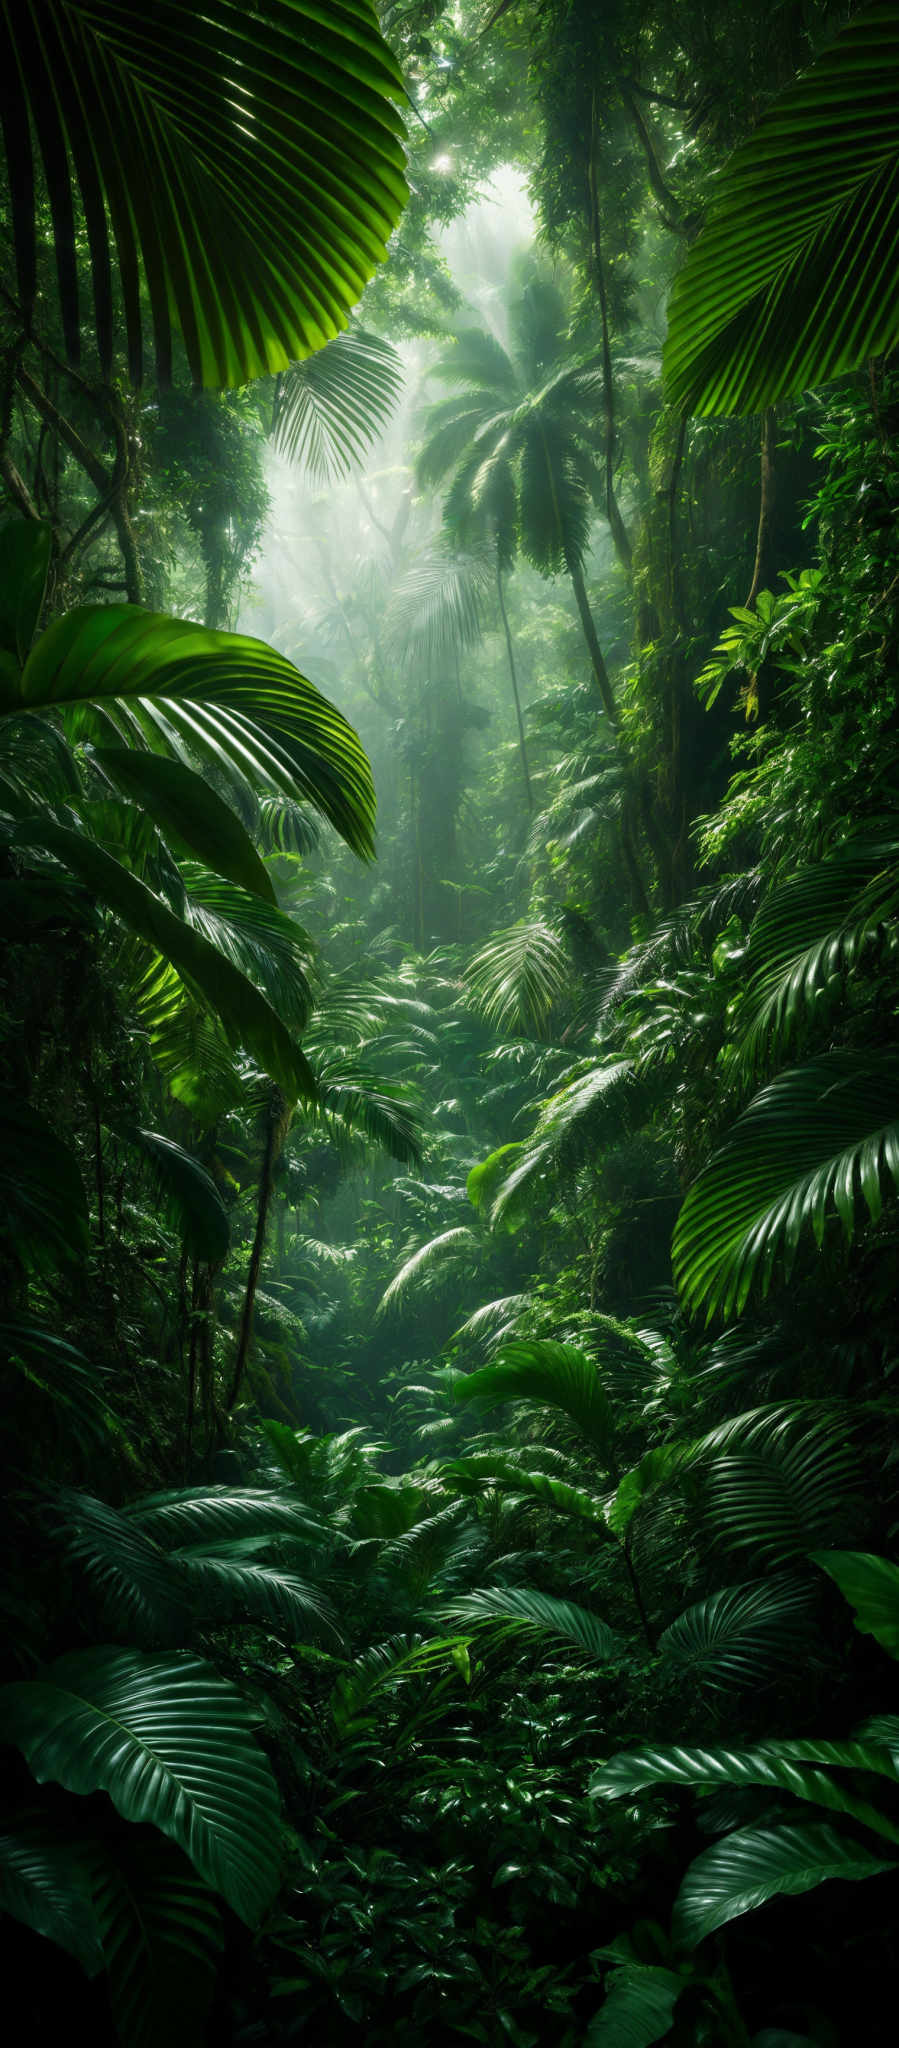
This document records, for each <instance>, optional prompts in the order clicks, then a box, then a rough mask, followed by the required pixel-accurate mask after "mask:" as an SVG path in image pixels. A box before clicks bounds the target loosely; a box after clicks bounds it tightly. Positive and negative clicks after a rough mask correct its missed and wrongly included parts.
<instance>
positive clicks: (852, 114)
mask: <svg viewBox="0 0 899 2048" xmlns="http://www.w3.org/2000/svg"><path fill="white" fill-rule="evenodd" d="M897 100H899V25H897V22H896V18H895V15H894V13H893V11H892V10H891V9H890V8H884V7H876V8H875V7H871V8H868V9H865V10H863V11H862V12H861V13H860V14H856V15H855V16H854V17H853V19H852V20H851V21H850V22H849V23H848V24H847V25H846V26H845V27H844V28H843V29H842V30H841V32H840V34H839V35H838V36H837V37H836V38H835V40H834V41H833V43H832V44H831V45H830V46H829V48H827V49H826V50H824V51H823V52H822V54H821V56H820V57H819V58H818V59H817V62H816V63H815V64H813V65H812V67H811V69H810V70H809V71H807V72H806V73H805V74H804V75H803V76H802V77H800V78H799V79H798V80H797V81H796V83H795V84H793V85H792V86H790V87H789V88H788V90H787V91H786V92H784V93H782V94H781V95H780V96H779V97H778V98H777V99H775V100H774V101H773V103H772V105H771V106H769V107H768V108H767V109H766V111H765V112H764V113H763V115H762V117H761V119H760V121H759V122H758V124H757V126H756V127H755V129H754V130H753V133H752V135H751V136H750V138H749V141H748V142H746V143H744V144H743V146H742V147H741V148H740V149H738V150H737V151H736V152H735V154H734V156H733V157H732V158H731V161H730V163H729V164H728V165H727V167H726V169H725V170H724V172H723V173H722V176H721V179H720V181H719V185H718V189H717V192H716V194H715V196H714V199H713V203H712V207H711V210H710V213H709V217H708V219H707V221H706V223H705V226H704V227H703V229H702V231H701V233H700V234H699V235H698V237H697V239H696V241H695V242H694V243H693V245H692V247H691V249H690V251H689V253H688V256H687V260H686V262H685V264H684V268H683V270H682V271H681V273H680V275H679V277H678V278H676V280H675V284H674V288H673V291H672V294H671V302H670V305H669V309H668V340H667V343H666V346H665V352H664V359H663V360H664V374H665V382H666V391H667V396H668V398H669V401H670V403H671V404H672V405H676V406H678V407H680V408H682V409H683V410H685V411H691V412H694V413H700V414H716V413H735V412H737V413H743V412H761V411H762V409H763V408H764V407H765V406H770V405H774V404H775V403H776V401H777V400H778V399H779V398H783V397H786V396H789V395H791V394H792V393H795V392H799V391H803V390H807V389H808V388H809V387H810V386H811V385H816V384H823V383H825V382H826V381H827V380H828V379H829V378H831V377H836V376H838V375H839V374H840V373H841V372H842V371H844V370H853V369H860V368H862V366H863V365H864V364H865V363H866V362H867V360H868V358H869V357H870V356H876V355H880V354H881V353H882V352H884V351H885V350H888V349H890V348H892V347H893V346H894V344H895V341H896V338H897V333H899V309H897V301H896V292H895V278H896V258H897V243H896V228H895V210H896V197H897V190H899V123H897V119H896V105H897Z"/></svg>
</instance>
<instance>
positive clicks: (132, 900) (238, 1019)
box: [15, 819, 315, 1102]
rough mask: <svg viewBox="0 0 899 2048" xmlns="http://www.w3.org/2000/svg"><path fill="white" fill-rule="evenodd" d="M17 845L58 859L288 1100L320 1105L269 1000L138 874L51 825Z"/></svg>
mask: <svg viewBox="0 0 899 2048" xmlns="http://www.w3.org/2000/svg"><path fill="white" fill-rule="evenodd" d="M15 843H16V844H17V845H20V846H28V847H34V848H35V849H41V850H43V851H45V852H47V853H52V854H53V856H54V858H55V859H57V860H60V861H62V862H63V863H64V865H65V866H66V867H68V868H70V869H71V871H72V873H73V874H74V875H77V877H78V879H79V881H81V882H84V883H85V884H86V886H87V887H88V888H90V889H93V890H94V891H95V893H96V895H97V896H98V897H99V899H100V901H101V902H102V903H103V904H104V905H105V906H106V907H107V908H108V909H109V910H111V911H113V912H114V914H115V916H116V917H119V918H121V920H122V922H123V923H124V924H126V925H127V926H128V928H129V930H130V931H133V932H134V933H135V935H136V936H137V937H138V938H139V939H143V940H144V942H145V943H146V944H147V945H148V946H152V947H154V948H155V949H156V951H157V952H159V953H161V954H162V956H163V959H165V960H167V961H168V962H169V964H170V965H171V966H172V967H174V968H175V970H176V972H177V973H178V974H179V975H181V976H182V977H183V979H184V980H185V982H186V983H187V986H188V987H189V988H193V989H198V990H199V991H200V993H201V995H202V996H203V998H204V999H205V1000H206V1002H208V1003H209V1005H210V1008H211V1009H213V1010H214V1011H215V1014H216V1016H217V1017H218V1018H219V1020H220V1022H221V1023H222V1025H223V1026H224V1029H225V1031H226V1032H227V1034H228V1036H229V1038H230V1039H231V1040H232V1041H233V1042H234V1043H235V1044H238V1045H244V1046H245V1047H246V1049H247V1051H248V1052H250V1053H252V1055H253V1058H254V1059H255V1060H257V1061H258V1063H259V1065H260V1066H261V1067H262V1068H263V1070H264V1072H265V1073H267V1074H270V1075H271V1078H272V1080H273V1081H277V1083H278V1085H279V1087H280V1088H282V1089H283V1091H284V1094H285V1095H286V1096H287V1097H288V1098H289V1100H290V1101H292V1102H295V1101H296V1099H297V1097H298V1096H299V1097H301V1098H303V1099H304V1100H306V1101H311V1100H314V1099H315V1078H314V1076H313V1073H312V1070H311V1068H310V1066H309V1063H308V1061H307V1060H306V1059H305V1058H304V1055H303V1053H302V1052H301V1051H300V1048H299V1046H298V1045H297V1044H296V1042H295V1040H294V1039H293V1037H292V1036H291V1033H290V1032H289V1031H288V1030H286V1028H285V1026H284V1025H283V1024H282V1022H281V1019H280V1017H279V1016H278V1015H277V1014H276V1012H275V1011H274V1010H273V1009H272V1006H271V1004H270V1003H269V1002H267V1001H266V998H265V996H263V995H262V994H261V993H260V991H259V989H258V988H257V987H256V986H255V984H254V983H253V982H252V981H250V980H248V978H247V976H246V975H245V974H242V973H241V972H240V969H239V968H237V967H234V966H233V965H232V963H231V961H230V960H227V959H226V958H225V957H224V955H223V954H222V953H221V952H220V951H219V950H218V948H217V947H216V946H214V945H212V944H211V943H210V941H209V940H208V939H206V938H204V937H203V935H202V933H200V932H199V931H195V930H194V929H193V928H192V926H191V925H190V924H188V923H186V922H185V920H184V919H183V918H180V917H176V916H175V914H174V912H173V911H172V910H170V909H169V907H168V904H166V903H163V902H162V900H161V898H160V897H158V896H156V895H154V893H153V891H152V889H148V888H147V886H146V884H145V883H144V882H141V881H139V880H138V877H137V876H136V875H132V874H129V873H128V870H127V869H126V868H124V867H122V865H121V863H120V862H119V861H117V860H113V858H112V856H111V855H110V854H108V853H106V852H104V850H103V848H102V847H100V846H96V845H94V844H93V842H92V841H91V840H90V839H88V838H86V837H85V835H84V834H83V833H79V832H74V831H72V830H71V828H70V827H69V826H68V825H57V824H55V823H54V822H53V821H52V820H51V819H46V820H41V821H39V822H34V823H32V824H28V825H22V826H19V827H17V829H16V833H15ZM253 900H255V899H253ZM260 907H261V906H260Z"/></svg>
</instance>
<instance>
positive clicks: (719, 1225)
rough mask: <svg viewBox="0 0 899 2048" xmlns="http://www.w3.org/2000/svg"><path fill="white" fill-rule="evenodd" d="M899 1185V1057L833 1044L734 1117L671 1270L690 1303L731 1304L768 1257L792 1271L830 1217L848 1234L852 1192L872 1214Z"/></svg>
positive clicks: (692, 1196)
mask: <svg viewBox="0 0 899 2048" xmlns="http://www.w3.org/2000/svg"><path fill="white" fill-rule="evenodd" d="M897 1184H899V1060H897V1059H896V1058H895V1056H894V1055H892V1054H889V1053H875V1052H869V1053H859V1052H843V1051H840V1052H831V1053H825V1054H823V1055H822V1056H821V1057H820V1058H819V1059H815V1060H810V1061H809V1062H808V1064H807V1065H806V1066H803V1067H791V1068H788V1069H787V1071H786V1072H785V1073H782V1074H778V1075H777V1076H776V1078H775V1079H774V1080H773V1081H769V1082H768V1085H767V1087H765V1088H762V1089H761V1090H760V1092H759V1094H758V1095H756V1096H755V1097H754V1098H753V1100H752V1102H751V1103H750V1104H749V1107H748V1109H745V1110H744V1111H743V1114H742V1116H740V1117H738V1118H737V1121H736V1123H735V1124H734V1127H733V1129H732V1130H731V1131H730V1132H729V1133H728V1136H727V1137H726V1139H725V1141H724V1144H723V1145H722V1147H721V1149H720V1151H718V1152H716V1153H715V1155H714V1157H713V1158H712V1159H711V1160H710V1162H709V1164H708V1166H706V1167H705V1168H704V1169H703V1171H702V1173H701V1174H700V1175H699V1178H698V1180H696V1181H694V1183H693V1186H692V1187H691V1188H690V1190H689V1192H688V1194H687V1197H686V1200H685V1202H684V1205H683V1208H682V1209H681V1212H680V1215H679V1217H678V1220H677V1224H676V1227H675V1232H674V1243H673V1247H672V1258H673V1264H674V1274H675V1279H676V1282H677V1285H678V1287H679V1289H680V1292H681V1294H682V1296H683V1299H684V1301H685V1303H686V1305H687V1306H688V1307H689V1308H691V1309H700V1308H705V1310H706V1315H707V1319H708V1318H710V1317H711V1316H712V1315H714V1314H715V1312H716V1311H718V1312H720V1313H721V1314H722V1315H729V1314H730V1313H731V1312H732V1311H736V1312H737V1313H738V1314H739V1313H740V1311H741V1310H742V1309H743V1308H744V1307H745V1304H746V1300H747V1297H748V1295H749V1291H750V1288H751V1287H752V1285H753V1283H754V1282H756V1281H757V1282H758V1284H759V1285H760V1287H761V1289H762V1292H763V1293H764V1292H765V1291H766V1290H767V1288H768V1285H769V1283H770V1280H771V1275H772V1272H773V1270H774V1265H775V1261H776V1260H778V1259H781V1260H782V1262H783V1266H784V1270H785V1273H786V1274H787V1276H789V1272H790V1269H791V1267H792V1264H793V1260H794V1257H795V1254H796V1249H797V1246H798V1244H799V1240H800V1238H801V1237H802V1235H803V1234H804V1233H805V1232H809V1231H810V1232H813V1233H814V1236H815V1239H816V1242H817V1243H818V1244H819V1245H820V1243H821V1242H822V1239H823V1236H824V1231H825V1227H826V1224H827V1221H828V1219H829V1217H831V1216H838V1217H839V1219H840V1221H841V1223H842V1225H843V1229H844V1230H845V1232H846V1235H847V1237H849V1238H851V1237H852V1234H853V1231H854V1228H855V1224H856V1220H857V1212H858V1208H859V1199H860V1198H861V1200H862V1202H863V1203H864V1206H865V1208H866V1209H867V1211H868V1214H869V1215H870V1216H871V1217H872V1219H874V1220H875V1221H876V1219H877V1218H878V1217H879V1215H880V1213H881V1209H882V1207H883V1197H884V1189H885V1188H887V1187H890V1186H891V1185H892V1186H893V1187H895V1186H896V1185H897Z"/></svg>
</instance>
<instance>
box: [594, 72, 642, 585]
mask: <svg viewBox="0 0 899 2048" xmlns="http://www.w3.org/2000/svg"><path fill="white" fill-rule="evenodd" d="M587 182H588V201H589V208H590V239H591V242H592V244H593V275H594V281H595V284H596V291H597V296H598V298H599V317H600V322H601V325H602V388H603V410H604V412H605V479H606V518H607V519H608V522H609V532H610V533H611V536H612V541H613V544H614V548H615V553H616V555H617V556H618V560H619V562H620V563H621V566H622V568H623V570H624V571H625V574H626V575H627V576H630V575H631V572H632V568H633V560H632V553H631V544H630V540H629V538H628V532H627V528H626V526H625V524H624V520H623V519H622V517H621V512H620V510H619V506H618V500H617V498H616V496H615V379H614V375H613V371H612V344H611V339H610V335H609V304H608V298H607V296H606V273H605V268H604V265H603V260H602V239H601V231H600V221H599V190H598V187H597V182H596V96H595V94H594V98H593V115H592V124H591V133H590V161H589V166H588V181H587Z"/></svg>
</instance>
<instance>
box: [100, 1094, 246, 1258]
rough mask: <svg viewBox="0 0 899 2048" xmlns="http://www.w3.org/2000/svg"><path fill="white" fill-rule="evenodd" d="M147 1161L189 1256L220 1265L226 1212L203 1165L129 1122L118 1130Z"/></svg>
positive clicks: (227, 1237)
mask: <svg viewBox="0 0 899 2048" xmlns="http://www.w3.org/2000/svg"><path fill="white" fill-rule="evenodd" d="M121 1135H122V1136H123V1137H124V1138H125V1140H126V1142H127V1143H129V1144H132V1145H134V1146H135V1147H136V1149H137V1150H138V1151H139V1152H140V1153H141V1154H142V1156H143V1158H144V1159H146V1160H147V1162H148V1163H149V1166H150V1168H151V1171H152V1174H153V1177H154V1180H155V1183H156V1187H157V1190H158V1192H159V1193H160V1195H161V1197H162V1201H163V1205H164V1206H165V1208H167V1210H168V1212H169V1214H170V1216H171V1217H172V1218H173V1220H174V1222H175V1224H176V1225H177V1228H178V1230H179V1232H180V1234H181V1239H182V1242H183V1243H184V1245H185V1246H186V1247H187V1250H188V1252H189V1253H190V1255H191V1257H192V1258H195V1259H205V1260H207V1261H208V1262H209V1263H210V1264H211V1265H214V1266H220V1265H221V1264H222V1262H223V1260H224V1259H225V1257H226V1256H227V1252H228V1246H229V1244H230V1242H231V1227H230V1224H229V1221H228V1211H227V1209H226V1208H225V1204H224V1202H223V1201H222V1198H221V1195H220V1194H219V1191H218V1188H217V1187H216V1185H215V1182H214V1180H213V1179H212V1177H211V1175H210V1174H208V1173H207V1171H206V1168H205V1167H204V1166H202V1165H201V1164H200V1161H199V1159H195V1158H194V1157H193V1155H192V1154H191V1153H190V1152H186V1151H185V1150H184V1147H183V1145H177V1144H176V1143H175V1141H174V1139H173V1138H167V1137H166V1136H165V1135H164V1133H163V1132H161V1131H145V1130H141V1129H140V1128H139V1127H138V1126H137V1125H130V1126H129V1127H128V1128H127V1129H126V1130H123V1131H122V1132H121Z"/></svg>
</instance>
